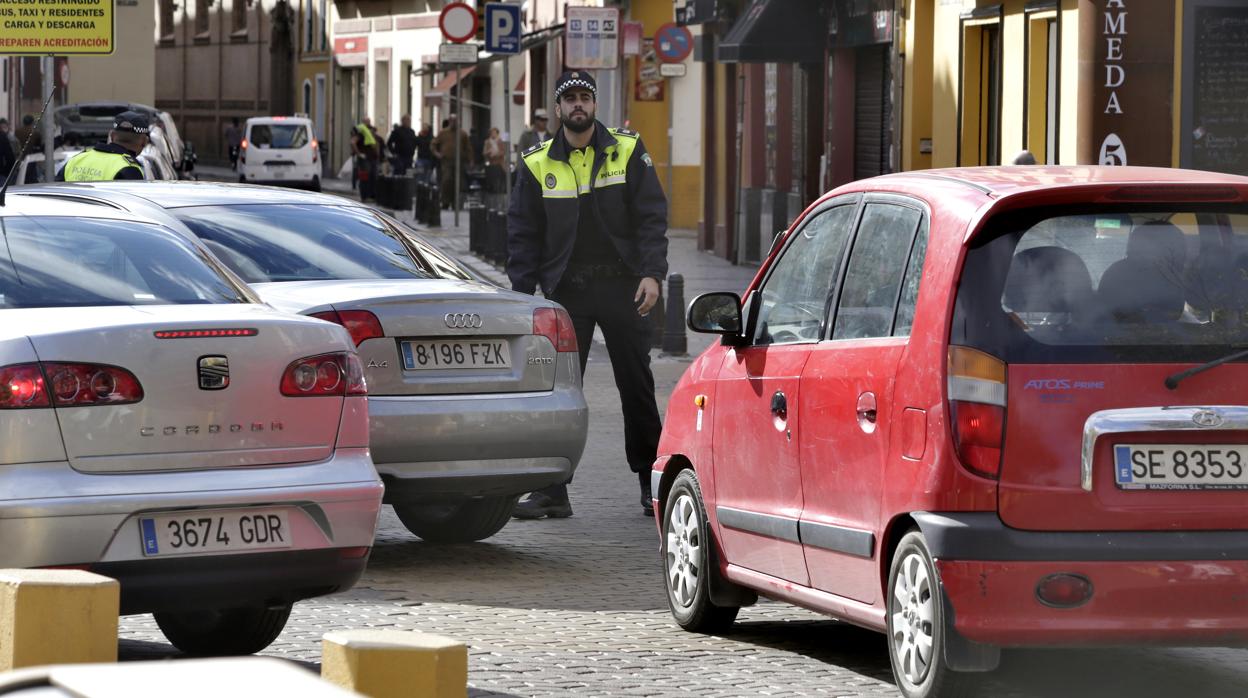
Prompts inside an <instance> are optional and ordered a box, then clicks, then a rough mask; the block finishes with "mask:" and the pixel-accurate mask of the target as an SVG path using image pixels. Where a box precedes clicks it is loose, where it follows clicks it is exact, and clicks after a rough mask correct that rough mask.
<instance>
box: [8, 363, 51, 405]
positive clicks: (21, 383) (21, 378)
mask: <svg viewBox="0 0 1248 698" xmlns="http://www.w3.org/2000/svg"><path fill="white" fill-rule="evenodd" d="M51 405H52V402H51V400H50V399H49V398H48V390H47V388H46V387H45V386H44V381H43V372H42V371H40V370H39V364H16V365H14V366H5V367H3V368H0V410H22V409H30V408H35V407H50V406H51Z"/></svg>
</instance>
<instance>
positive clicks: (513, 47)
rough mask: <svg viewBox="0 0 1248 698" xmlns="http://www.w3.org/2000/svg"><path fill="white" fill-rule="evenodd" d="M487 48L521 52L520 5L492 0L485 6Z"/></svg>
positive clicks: (488, 49)
mask: <svg viewBox="0 0 1248 698" xmlns="http://www.w3.org/2000/svg"><path fill="white" fill-rule="evenodd" d="M485 50H486V51H489V52H490V53H520V6H519V5H507V4H504V3H501V2H492V3H489V4H488V5H486V6H485Z"/></svg>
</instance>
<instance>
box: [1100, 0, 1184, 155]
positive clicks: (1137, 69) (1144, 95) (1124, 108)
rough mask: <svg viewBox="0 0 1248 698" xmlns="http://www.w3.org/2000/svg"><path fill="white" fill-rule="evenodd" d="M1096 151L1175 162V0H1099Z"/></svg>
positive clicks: (1105, 153)
mask: <svg viewBox="0 0 1248 698" xmlns="http://www.w3.org/2000/svg"><path fill="white" fill-rule="evenodd" d="M1096 8H1097V10H1098V13H1097V20H1098V21H1097V27H1096V29H1097V31H1096V35H1095V36H1096V38H1095V41H1094V43H1093V46H1091V47H1089V48H1091V49H1092V54H1093V56H1094V58H1095V62H1096V63H1095V71H1094V73H1093V74H1094V75H1095V77H1096V83H1095V87H1094V89H1093V95H1092V96H1093V99H1092V103H1093V105H1094V106H1093V114H1092V125H1093V127H1092V138H1091V139H1090V143H1089V145H1090V146H1091V148H1092V152H1091V153H1088V154H1087V155H1088V159H1089V160H1092V161H1093V162H1095V163H1096V164H1098V165H1127V164H1131V165H1154V166H1161V167H1166V166H1169V165H1170V143H1171V138H1172V134H1171V122H1172V119H1173V116H1172V113H1171V112H1172V105H1173V101H1174V94H1173V71H1174V29H1173V27H1174V1H1173V0H1147V2H1144V1H1143V0H1130V2H1128V0H1096Z"/></svg>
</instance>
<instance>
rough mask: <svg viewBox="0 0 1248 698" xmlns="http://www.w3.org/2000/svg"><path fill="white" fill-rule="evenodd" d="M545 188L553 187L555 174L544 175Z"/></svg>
mask: <svg viewBox="0 0 1248 698" xmlns="http://www.w3.org/2000/svg"><path fill="white" fill-rule="evenodd" d="M546 188H547V189H554V188H555V175H553V174H548V175H546Z"/></svg>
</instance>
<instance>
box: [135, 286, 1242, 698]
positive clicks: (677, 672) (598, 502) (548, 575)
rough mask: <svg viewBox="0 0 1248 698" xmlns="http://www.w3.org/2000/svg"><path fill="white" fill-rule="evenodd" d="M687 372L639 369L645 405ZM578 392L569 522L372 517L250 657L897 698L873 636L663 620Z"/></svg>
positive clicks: (593, 684) (1185, 673) (1152, 664)
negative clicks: (698, 629)
mask: <svg viewBox="0 0 1248 698" xmlns="http://www.w3.org/2000/svg"><path fill="white" fill-rule="evenodd" d="M699 273H701V272H699ZM686 365H687V364H686V363H685V362H683V361H678V360H673V359H657V360H656V362H655V373H656V379H657V383H658V387H659V393H660V400H661V403H665V402H666V396H667V395H668V393H669V392H670V390H671V388H672V387H673V386H674V385H675V383H676V380H677V379H678V378H679V377H680V374H681V372H682V371H683V370H684V367H685V366H686ZM586 381H587V383H586V395H587V398H588V400H589V403H590V408H591V418H590V436H589V446H588V448H587V450H586V453H585V457H584V459H583V460H582V462H581V465H580V468H579V470H578V472H577V477H576V479H575V480H574V482H573V483H572V485H571V488H570V489H571V497H572V503H573V507H574V509H575V512H576V513H575V516H573V517H572V518H569V519H563V520H551V521H547V520H543V521H513V522H512V523H510V524H509V525H508V526H507V527H506V528H504V529H503V530H502V531H501V532H500V533H499V534H498V535H496V536H494V537H493V538H491V539H489V540H488V541H485V542H481V543H475V544H468V545H430V544H427V543H423V542H421V541H420V540H418V539H416V538H415V537H414V536H412V535H410V534H409V533H407V531H406V530H405V529H404V528H403V527H402V525H400V524H399V522H398V520H397V519H396V518H395V516H394V514H393V513H392V512H391V511H390V509H389V508H388V507H387V508H386V511H385V513H384V515H383V518H382V522H381V529H380V532H379V534H378V537H377V544H376V547H375V548H374V551H373V555H372V558H371V560H370V564H369V568H368V570H367V572H366V573H365V575H364V578H363V579H362V580H361V582H360V583H359V585H358V586H357V587H356V588H354V589H352V590H350V591H347V592H345V593H341V594H338V595H335V596H331V597H326V598H322V599H315V600H311V601H307V602H304V603H301V604H298V605H296V607H295V611H294V613H293V614H292V615H291V618H290V622H289V624H288V625H287V627H286V630H285V632H284V633H283V634H282V635H281V637H280V638H278V640H277V642H275V643H274V644H273V645H272V646H271V647H270V648H269V649H268V650H267V651H265V652H264V654H266V655H271V656H276V657H285V658H288V659H291V660H294V661H298V662H301V663H304V664H305V665H307V666H308V667H309V668H311V669H314V670H315V669H318V668H319V661H320V655H321V645H320V638H321V635H322V634H324V633H325V632H327V631H329V630H333V629H343V628H364V627H369V628H396V629H404V630H409V629H410V630H420V631H426V632H432V633H438V634H442V635H446V636H449V637H452V638H456V639H459V640H462V641H464V642H467V643H468V644H469V646H470V648H471V649H470V652H471V654H470V659H469V683H470V695H472V696H669V695H691V696H763V695H775V696H801V695H828V696H895V695H898V693H897V690H896V688H895V687H894V686H893V684H892V681H891V678H890V671H889V666H888V655H887V651H886V647H885V644H884V639H883V637H882V636H881V635H878V634H876V633H872V632H868V631H865V630H860V629H857V628H854V627H852V626H848V625H844V624H840V623H837V622H835V621H833V620H830V619H828V618H826V617H824V616H820V615H817V614H814V613H810V612H807V611H804V610H801V609H797V608H794V607H791V606H787V605H784V604H779V603H774V602H766V601H764V602H761V603H760V604H758V605H757V606H754V607H751V608H747V609H744V610H743V611H742V612H741V615H740V617H739V620H738V622H737V624H736V626H735V627H734V628H733V632H732V633H731V634H729V635H726V636H723V637H716V636H701V635H693V634H689V633H685V632H683V631H681V630H680V629H679V628H677V627H676V626H675V625H674V624H673V623H672V621H671V619H670V615H669V613H668V611H667V608H666V602H665V599H664V593H663V588H662V578H661V573H660V571H659V559H658V553H657V549H658V536H657V533H656V530H655V526H654V521H653V519H649V518H645V517H643V516H642V515H641V510H640V505H639V504H638V499H637V498H638V488H637V481H636V477H635V476H634V475H633V474H632V473H630V472H628V468H627V466H626V465H625V463H624V458H623V436H622V433H623V424H622V421H621V418H620V414H619V412H620V407H619V399H618V395H617V393H616V391H615V388H614V386H613V384H612V379H611V371H610V369H609V366H608V365H607V357H606V352H605V350H604V349H603V348H602V347H601V345H595V347H594V350H593V353H592V357H591V363H590V367H589V371H588V375H587V377H586ZM660 407H661V408H662V407H663V404H661V405H660ZM121 635H122V643H121V656H122V658H123V659H126V660H129V659H150V658H157V657H176V656H177V653H176V651H175V650H173V649H172V648H171V647H170V646H169V645H168V644H166V643H165V642H164V639H163V637H162V636H161V635H160V632H159V630H158V629H157V628H156V625H155V623H154V622H153V621H152V620H151V617H150V616H135V617H129V618H124V619H122V624H121ZM981 694H982V695H985V696H1002V697H1006V698H1009V697H1017V698H1039V697H1042V696H1074V697H1080V696H1086V697H1087V698H1094V697H1095V698H1103V697H1104V696H1107V695H1108V696H1118V695H1131V696H1134V697H1139V696H1146V697H1152V696H1156V697H1158V698H1161V697H1162V696H1166V697H1169V696H1176V695H1182V696H1183V698H1205V697H1208V698H1214V697H1221V696H1245V695H1248V654H1246V653H1245V652H1244V651H1242V650H1238V649H1222V648H1217V649H1201V650H1186V649H1185V650H1170V649H1147V650H1136V649H1133V650H1098V651H1087V650H1060V651H1059V650H1052V651H1027V652H1010V653H1007V654H1006V655H1005V657H1004V658H1003V667H1002V670H1001V671H1000V672H998V673H997V674H995V675H994V676H993V677H992V679H991V681H990V682H989V683H988V685H987V686H986V687H985V689H984V690H983V691H981Z"/></svg>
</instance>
